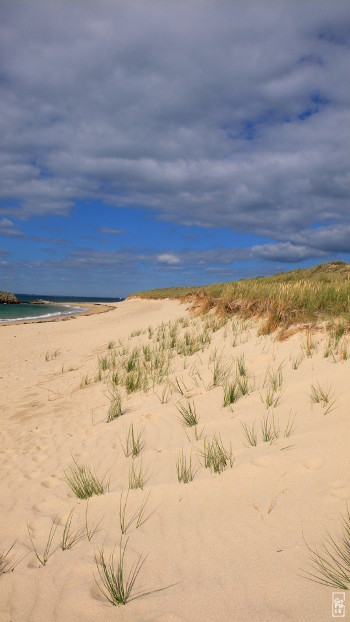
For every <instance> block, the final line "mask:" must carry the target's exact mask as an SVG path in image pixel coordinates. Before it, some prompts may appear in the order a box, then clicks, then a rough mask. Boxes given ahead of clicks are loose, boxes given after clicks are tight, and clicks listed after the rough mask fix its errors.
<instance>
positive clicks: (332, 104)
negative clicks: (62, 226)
mask: <svg viewBox="0 0 350 622" xmlns="http://www.w3.org/2000/svg"><path fill="white" fill-rule="evenodd" d="M218 6H219V7H220V10H218ZM349 22H350V9H349V4H348V3H347V2H343V1H341V0H339V1H338V2H337V3H334V2H326V1H325V2H322V3H320V2H317V3H316V2H306V3H303V4H300V3H293V2H290V3H282V4H281V3H273V2H269V3H268V2H265V3H261V2H251V3H249V5H247V4H244V3H243V2H235V3H229V2H222V3H220V4H219V5H218V4H217V3H207V2H202V3H201V4H200V11H199V8H198V4H197V3H188V2H182V1H179V2H176V3H171V4H168V3H167V5H166V6H165V5H164V3H161V2H147V3H141V2H136V3H124V2H114V3H111V2H104V1H101V2H99V4H98V8H97V6H96V4H95V3H85V2H75V3H68V2H67V3H58V2H50V1H48V2H46V3H42V2H31V1H28V2H26V3H24V4H21V5H18V3H13V2H3V4H2V26H1V34H2V37H1V48H0V53H1V58H2V59H3V60H2V66H1V72H2V80H1V85H0V132H1V136H2V141H1V148H0V149H1V153H0V170H1V177H2V184H1V187H2V195H1V198H2V200H3V201H4V202H9V201H13V202H16V203H18V205H19V208H18V209H16V213H17V215H21V216H22V217H32V216H38V215H45V214H58V215H67V214H69V213H70V211H71V210H72V209H73V207H74V204H75V202H76V201H78V200H79V201H81V200H84V199H102V200H104V201H105V202H106V203H108V204H110V205H114V206H116V207H117V206H127V207H130V208H133V207H137V206H146V207H148V208H151V209H153V210H154V211H155V214H157V216H158V217H159V218H163V219H167V220H171V221H175V222H178V223H182V224H185V225H191V224H194V225H200V226H207V227H213V226H221V227H226V228H231V229H233V230H238V231H249V232H251V233H253V234H255V235H265V236H269V237H270V238H272V239H274V240H276V241H277V242H278V243H287V242H291V239H292V237H293V236H295V235H297V234H298V233H300V232H304V231H307V230H308V229H309V228H310V227H312V226H313V225H314V224H315V223H317V224H318V226H319V227H321V228H323V230H324V236H325V237H327V227H328V226H333V225H334V224H338V223H343V222H345V223H346V224H349V225H350V211H349V204H348V196H349V190H350V173H349V162H350V143H349V141H348V138H347V131H346V128H348V127H349V125H350V112H349V100H350V85H349V80H348V67H349V65H350V46H349V30H348V29H349ZM2 213H3V214H4V215H8V216H11V213H9V212H8V208H7V211H5V208H3V211H2ZM104 229H105V231H104V233H107V232H106V229H108V228H104ZM321 235H322V234H321V233H319V236H321ZM302 246H303V244H301V247H302ZM279 248H280V251H281V252H282V254H283V252H284V251H286V252H287V250H288V249H287V247H279ZM283 249H284V250H283ZM275 250H276V252H277V251H278V249H277V248H276V249H275ZM288 252H289V254H290V253H293V252H294V253H295V254H296V255H297V254H298V252H299V251H297V250H296V248H290V249H289V251H288ZM288 252H287V255H288ZM307 252H308V251H305V253H306V255H307ZM266 253H270V251H268V249H265V254H266ZM300 253H301V254H302V250H300ZM270 256H272V255H271V254H270Z"/></svg>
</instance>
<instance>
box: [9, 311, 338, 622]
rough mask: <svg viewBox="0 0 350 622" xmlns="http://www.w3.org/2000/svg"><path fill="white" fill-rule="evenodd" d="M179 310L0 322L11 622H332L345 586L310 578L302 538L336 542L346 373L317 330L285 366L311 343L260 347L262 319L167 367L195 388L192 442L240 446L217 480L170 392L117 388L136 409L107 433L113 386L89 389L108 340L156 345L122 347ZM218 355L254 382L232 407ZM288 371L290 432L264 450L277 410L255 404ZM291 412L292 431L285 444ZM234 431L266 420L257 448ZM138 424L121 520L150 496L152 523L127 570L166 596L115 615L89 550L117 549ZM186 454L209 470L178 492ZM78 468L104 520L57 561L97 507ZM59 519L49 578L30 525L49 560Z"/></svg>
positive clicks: (299, 338) (266, 341)
mask: <svg viewBox="0 0 350 622" xmlns="http://www.w3.org/2000/svg"><path fill="white" fill-rule="evenodd" d="M184 315H188V312H187V310H186V307H185V306H184V305H181V304H179V303H177V302H174V301H156V302H150V301H141V300H130V301H125V302H122V303H118V304H116V309H115V310H114V311H111V312H109V313H106V314H102V315H91V316H85V317H78V318H77V319H75V320H72V321H67V322H51V323H45V324H26V325H16V326H4V327H0V343H1V349H0V408H1V410H0V412H1V426H0V434H1V445H0V447H1V449H0V454H1V482H0V504H1V529H0V552H1V551H2V550H4V549H6V548H8V547H9V546H10V545H11V544H12V543H13V542H14V541H16V544H15V546H14V549H13V550H14V552H15V555H16V556H17V558H21V557H22V556H24V555H25V554H26V557H25V558H24V559H22V561H21V562H20V563H19V565H18V566H17V567H16V568H15V570H14V572H12V573H9V574H5V575H2V576H1V577H0V622H10V621H11V622H21V621H30V622H39V621H40V622H41V621H42V622H44V621H45V622H50V621H53V620H55V621H59V622H71V621H73V620H74V621H84V622H90V621H91V622H92V621H94V622H96V621H97V620H98V621H103V622H105V621H106V622H107V621H110V620H111V621H112V620H113V621H114V620H119V621H123V622H124V621H132V622H180V621H187V622H190V621H192V620H195V621H198V622H199V621H200V622H209V621H215V622H216V621H218V622H219V621H220V622H222V621H225V622H226V621H227V622H240V621H242V622H243V621H244V622H250V621H254V622H255V621H256V622H258V621H261V622H267V621H268V622H272V621H286V620H291V621H298V622H302V621H305V622H306V621H307V622H311V621H313V620H314V621H315V622H316V621H317V622H320V621H323V620H331V619H332V616H331V599H332V591H335V590H332V588H327V587H323V586H320V585H318V584H315V583H312V582H309V581H307V580H306V579H305V578H303V577H302V576H301V574H302V569H307V568H308V550H307V547H306V544H305V541H304V537H305V539H306V541H307V542H308V543H309V544H310V545H311V546H313V547H314V546H319V545H320V543H321V542H322V541H323V540H324V536H325V533H326V529H328V530H329V531H330V532H331V533H332V535H336V534H337V533H338V532H339V528H340V523H339V518H340V516H341V515H344V513H345V512H346V503H347V500H349V498H350V481H349V467H350V460H349V433H350V416H349V395H350V388H349V370H350V361H348V360H347V361H342V362H340V361H337V362H334V360H333V359H332V358H324V356H323V352H324V345H325V342H326V336H325V335H322V334H321V333H319V334H316V335H314V336H313V339H314V341H315V343H317V344H318V345H317V351H316V352H313V353H312V356H310V357H307V356H305V355H304V357H303V360H302V361H301V363H300V365H299V367H298V369H296V370H295V369H293V367H292V360H293V358H295V357H297V356H298V355H299V354H302V350H301V345H303V343H304V344H305V334H298V335H295V336H293V337H292V338H291V339H290V340H288V341H286V342H282V343H278V342H276V341H274V339H273V338H272V337H270V336H268V337H258V336H257V330H256V326H255V327H254V325H253V324H251V325H250V328H249V329H248V330H243V331H242V332H241V334H240V335H239V336H238V340H237V341H238V343H237V345H236V346H235V347H232V342H233V335H232V331H231V328H226V329H225V328H222V329H220V330H219V331H217V332H215V333H214V334H213V336H212V342H211V344H210V346H209V348H207V349H205V351H204V352H198V353H196V354H194V355H193V356H192V357H187V359H186V362H185V364H184V358H183V357H180V356H176V357H174V359H173V362H172V373H171V375H170V379H171V380H174V379H175V377H176V376H177V377H178V378H181V379H183V380H184V382H185V384H186V386H187V388H188V395H189V396H191V400H194V403H195V406H196V410H197V415H198V416H199V419H200V425H199V430H202V428H203V426H204V433H203V438H204V436H206V437H207V438H209V439H210V438H211V437H212V436H213V434H214V433H216V434H220V435H221V439H222V442H223V445H224V446H225V447H227V448H228V447H229V445H230V442H231V443H232V449H233V452H234V454H235V462H234V464H233V467H232V469H230V468H228V469H227V470H225V471H224V472H223V473H221V474H220V475H219V474H213V473H211V472H210V470H209V469H205V468H204V467H203V464H202V461H201V460H200V457H199V455H198V450H199V449H201V448H203V438H202V439H201V440H199V441H196V440H195V437H194V433H193V430H192V429H188V428H187V429H186V430H184V428H183V427H182V426H181V425H180V423H179V420H178V416H179V413H178V411H177V409H176V406H175V405H176V404H177V403H178V402H179V400H180V399H182V402H183V403H186V400H185V399H184V398H181V396H180V395H179V394H178V393H175V392H174V393H172V394H171V395H170V397H169V401H168V402H167V403H165V404H162V403H161V401H160V399H159V397H160V396H161V394H162V389H163V387H156V388H155V391H153V390H150V391H149V392H148V393H147V394H145V393H143V392H137V393H133V394H131V395H130V396H127V397H126V396H125V393H123V395H124V402H125V404H126V406H127V412H126V413H125V414H124V415H123V416H122V417H120V418H118V419H116V420H114V421H112V422H110V423H106V417H107V411H108V407H109V403H110V402H109V398H108V393H107V385H106V383H105V382H93V383H91V384H88V385H87V386H85V387H84V388H80V383H81V379H82V378H83V377H84V376H86V375H87V376H88V377H89V378H93V377H94V375H95V374H96V371H97V359H98V356H102V355H105V354H106V353H107V352H108V350H107V344H108V342H109V341H110V340H115V341H116V342H117V344H118V339H119V338H121V339H123V341H124V343H125V345H126V346H128V347H130V348H132V347H133V346H134V345H137V344H138V343H142V344H146V343H151V340H149V338H148V332H146V333H145V334H141V335H136V336H134V337H133V338H132V339H131V340H128V336H129V335H130V333H131V331H133V330H137V329H147V327H148V326H149V325H152V326H153V327H156V326H157V325H159V324H160V323H161V322H162V321H164V322H167V321H169V320H173V319H175V318H178V317H180V316H184ZM197 322H199V323H200V322H201V320H197ZM228 326H230V324H229V325H228ZM187 330H191V327H189V328H188V329H187ZM225 335H226V336H225ZM215 348H217V352H218V353H222V357H223V360H225V361H226V362H227V363H228V362H233V361H236V360H237V358H238V357H239V356H240V355H241V354H243V353H244V356H245V361H246V366H247V370H248V375H249V383H250V386H251V388H252V389H253V385H254V387H255V388H254V390H252V392H251V393H250V394H249V395H246V396H244V397H242V398H241V399H240V400H239V401H238V402H237V403H236V404H234V405H233V406H232V408H230V407H226V408H224V407H223V388H222V386H218V387H215V388H213V389H208V385H209V384H210V381H211V378H212V368H213V362H210V361H209V357H210V356H213V352H214V350H215ZM56 350H59V354H58V355H57V356H56V357H54V358H52V360H49V361H46V360H45V356H46V354H47V353H49V352H50V353H53V352H55V351H56ZM117 351H118V348H117ZM280 364H282V368H283V384H282V390H281V396H280V401H279V403H278V405H277V406H276V408H275V409H274V412H275V422H276V426H277V427H279V429H280V436H279V438H278V439H277V440H276V441H275V442H274V443H273V444H269V443H264V442H262V439H261V429H260V425H261V424H260V420H261V417H262V416H263V415H264V413H266V408H265V406H264V404H263V402H262V398H261V396H262V397H263V398H264V396H265V395H266V390H267V389H266V387H265V388H264V387H263V383H264V378H265V374H266V371H267V369H268V368H269V367H270V369H274V370H276V369H277V368H278V366H279V365H280ZM184 367H185V368H184ZM234 373H235V363H233V367H232V371H231V376H233V375H234ZM317 381H318V382H319V383H320V384H321V385H322V386H327V387H329V388H331V390H332V392H333V393H334V396H335V397H336V402H335V407H334V409H333V410H332V411H331V412H329V413H328V414H327V415H326V416H324V415H323V412H324V409H323V408H322V406H321V405H313V407H312V406H311V402H310V392H311V384H315V383H316V382H317ZM290 413H292V416H294V415H295V430H294V432H293V433H292V435H291V436H290V437H289V438H285V437H284V431H285V428H286V426H287V422H288V417H289V415H290ZM240 421H244V422H246V423H247V424H249V425H251V424H252V423H253V422H254V421H255V422H256V429H257V433H258V445H257V447H249V446H247V443H246V441H245V438H244V435H243V431H242V426H241V423H240ZM131 422H133V423H134V425H135V429H137V430H144V432H143V438H144V441H145V447H144V448H143V450H142V453H141V457H139V458H136V464H137V465H139V464H140V463H141V459H142V465H143V467H144V468H147V471H148V481H147V483H146V485H145V489H144V492H142V491H141V490H131V491H130V494H129V500H128V515H131V514H132V512H133V511H134V510H135V509H136V508H137V507H138V506H139V504H140V503H141V501H142V499H143V498H144V495H145V493H148V492H150V493H151V494H150V497H149V501H148V504H147V511H146V516H147V520H146V521H145V522H144V523H143V524H142V525H141V526H140V527H139V528H138V529H135V528H134V527H135V526H133V527H132V528H131V529H130V530H129V532H128V533H129V535H130V540H129V543H128V549H127V554H126V565H127V567H129V568H130V563H132V562H133V561H135V559H137V556H138V555H141V554H142V555H148V556H147V559H146V561H145V563H144V565H143V567H142V570H141V572H140V575H139V577H138V581H137V583H136V589H137V588H138V587H143V589H144V590H147V591H148V590H151V591H152V590H157V589H159V588H162V587H166V588H167V589H164V590H162V591H158V592H154V593H151V594H150V595H148V596H145V597H143V598H140V599H136V600H133V601H132V602H129V603H128V604H127V605H126V606H125V607H123V606H122V607H119V608H118V609H117V608H115V607H112V606H111V605H109V604H108V603H107V601H106V600H105V599H104V598H103V596H102V595H101V594H100V593H99V591H98V588H97V586H96V583H95V580H94V574H95V576H97V571H96V564H95V561H94V553H95V551H98V549H99V548H100V547H101V546H103V547H104V548H105V551H106V553H107V554H108V553H109V552H110V551H111V550H112V549H113V546H114V545H115V544H117V545H118V544H119V541H120V534H121V532H120V525H119V500H120V494H121V491H122V489H124V491H126V489H127V487H128V473H129V467H130V464H131V460H132V459H131V457H129V458H126V457H125V456H124V453H123V451H122V448H121V445H120V441H123V442H124V441H125V436H126V433H127V431H128V429H129V425H130V423H131ZM191 446H192V462H193V465H194V466H195V468H196V469H197V468H198V470H197V473H196V476H195V479H194V481H192V482H191V483H189V484H186V485H185V484H179V483H178V481H177V474H176V466H175V464H176V459H177V457H178V455H179V453H180V452H181V449H183V450H184V452H185V453H186V454H187V456H189V455H190V450H191ZM72 456H73V457H74V458H75V459H76V460H78V461H79V462H80V463H81V464H84V465H89V466H90V467H91V468H92V469H93V471H94V472H96V473H97V474H99V475H100V476H101V477H102V476H103V475H104V474H106V473H108V477H110V491H109V492H106V493H105V494H104V495H101V496H93V497H92V498H91V499H90V501H89V510H88V511H89V514H88V516H89V522H90V524H91V523H92V522H93V521H99V520H101V524H100V529H99V531H98V532H97V533H96V534H95V536H94V537H93V538H92V540H91V541H90V542H89V540H88V539H87V538H84V539H83V540H82V541H80V542H79V543H78V544H77V545H76V546H75V547H74V548H72V549H70V550H66V551H62V549H61V548H57V547H59V544H60V540H61V539H62V532H63V526H62V525H63V524H64V523H65V520H66V519H67V517H68V515H69V512H70V511H71V510H72V509H73V508H74V516H73V527H74V528H79V527H81V526H83V525H84V516H85V510H86V504H87V502H86V501H84V500H78V499H77V498H76V497H75V496H74V495H73V493H72V492H71V490H70V489H69V487H68V485H67V483H66V482H65V481H64V478H63V475H62V473H63V471H64V470H66V469H67V468H68V467H69V465H70V464H71V462H72ZM52 521H55V522H56V523H59V526H58V528H57V531H56V533H55V537H54V542H53V548H52V551H54V552H53V554H52V556H51V557H50V558H49V560H48V562H47V564H46V566H45V567H43V566H41V565H40V563H39V562H38V560H37V559H36V557H35V555H34V554H33V550H32V548H31V544H30V540H29V536H28V531H27V522H28V524H29V527H30V529H31V533H32V536H33V540H34V542H35V544H36V545H37V547H38V551H39V552H40V553H41V552H42V551H43V549H44V547H45V543H46V540H47V536H48V533H49V531H50V527H51V525H52ZM55 549H57V550H55ZM167 586H169V587H167ZM347 605H348V607H349V608H350V602H349V603H348V604H347Z"/></svg>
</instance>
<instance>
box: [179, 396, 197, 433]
mask: <svg viewBox="0 0 350 622" xmlns="http://www.w3.org/2000/svg"><path fill="white" fill-rule="evenodd" d="M176 408H177V410H178V412H179V413H180V417H179V420H180V421H181V423H182V424H183V425H184V426H188V427H189V428H191V427H193V426H196V425H198V417H197V413H196V407H195V405H194V402H193V403H192V404H191V403H190V402H189V401H188V402H187V406H184V405H183V404H178V405H177V406H176Z"/></svg>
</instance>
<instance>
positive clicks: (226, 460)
mask: <svg viewBox="0 0 350 622" xmlns="http://www.w3.org/2000/svg"><path fill="white" fill-rule="evenodd" d="M200 455H201V456H202V458H203V462H204V467H205V468H206V469H210V470H211V471H212V472H213V473H222V472H223V471H224V470H225V469H227V468H228V467H230V468H231V469H232V466H233V462H234V457H233V455H232V446H231V444H230V449H225V447H224V446H223V443H222V440H221V438H220V436H216V435H214V437H213V438H212V440H210V441H208V440H207V439H204V448H203V451H201V452H200Z"/></svg>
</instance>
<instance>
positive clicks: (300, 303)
mask: <svg viewBox="0 0 350 622" xmlns="http://www.w3.org/2000/svg"><path fill="white" fill-rule="evenodd" d="M349 295H350V265H349V264H346V263H344V262H340V261H338V262H332V263H326V264H320V265H318V266H316V267H314V268H307V269H305V270H293V271H291V272H285V273H278V274H275V275H274V276H271V277H256V278H253V279H243V280H241V281H234V282H231V283H218V284H215V285H210V286H208V287H183V288H169V289H163V290H159V289H158V290H150V291H147V292H142V293H139V294H137V296H139V297H143V298H185V299H187V300H191V301H192V302H193V303H194V305H195V307H196V308H197V310H199V311H200V312H207V311H209V310H210V309H213V308H216V309H217V311H219V312H221V313H222V314H230V315H231V314H238V315H241V316H242V317H245V318H248V317H252V316H257V317H263V318H264V322H263V324H262V325H261V328H260V332H261V334H269V333H271V332H273V331H275V330H276V329H277V328H281V329H283V330H286V329H287V328H288V327H289V326H292V325H295V324H300V323H302V324H303V323H307V324H314V323H318V322H319V321H320V320H324V319H334V318H342V324H341V331H343V332H344V330H347V326H348V323H349V320H350V316H349ZM339 332H340V331H338V333H339Z"/></svg>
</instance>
